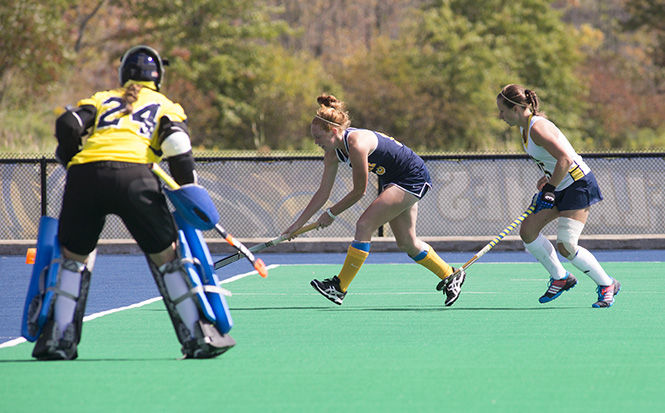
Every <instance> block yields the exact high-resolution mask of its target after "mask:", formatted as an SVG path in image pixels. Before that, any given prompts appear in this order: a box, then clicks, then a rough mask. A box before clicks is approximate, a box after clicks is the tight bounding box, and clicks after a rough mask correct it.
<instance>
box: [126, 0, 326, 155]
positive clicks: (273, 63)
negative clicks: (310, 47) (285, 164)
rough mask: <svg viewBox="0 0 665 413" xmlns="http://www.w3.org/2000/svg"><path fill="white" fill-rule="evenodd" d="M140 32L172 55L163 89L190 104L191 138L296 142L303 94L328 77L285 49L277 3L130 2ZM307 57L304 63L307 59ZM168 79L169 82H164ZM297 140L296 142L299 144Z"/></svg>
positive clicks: (255, 144) (235, 144)
mask: <svg viewBox="0 0 665 413" xmlns="http://www.w3.org/2000/svg"><path fill="white" fill-rule="evenodd" d="M134 11H135V16H137V17H138V18H139V19H140V20H141V21H143V23H144V26H145V27H149V30H147V31H146V33H148V34H150V37H151V38H152V39H154V40H155V42H158V43H160V44H161V45H162V47H163V50H164V54H165V55H170V56H171V57H173V59H172V60H171V68H170V70H171V71H173V72H175V77H176V78H177V79H175V82H177V83H181V85H180V86H178V85H173V84H172V85H171V86H170V89H169V90H171V91H174V90H175V91H178V89H180V91H181V92H183V94H182V95H180V96H177V95H176V97H177V98H178V100H179V101H180V102H182V103H183V105H185V107H190V108H191V107H194V108H196V110H195V111H190V113H191V116H190V123H191V127H192V130H193V132H194V133H193V138H194V142H195V143H196V144H199V145H204V146H206V147H216V148H237V149H252V148H254V149H258V148H260V147H280V146H281V147H292V146H293V147H298V146H299V145H300V143H301V141H302V140H303V139H304V138H305V136H306V134H305V133H304V128H303V127H302V125H299V124H298V122H299V121H302V119H303V117H304V116H305V115H304V114H305V113H309V112H311V109H306V108H305V107H304V104H305V102H307V100H305V96H311V95H314V97H312V98H311V99H312V101H314V99H315V96H316V95H315V94H316V93H317V92H318V89H320V88H321V87H322V86H323V85H325V84H327V83H330V82H329V81H327V80H326V76H325V74H324V72H323V70H322V69H321V67H320V66H319V65H318V62H316V61H311V60H312V59H311V58H307V57H306V56H304V55H302V54H300V55H299V54H296V53H292V52H287V51H286V50H284V49H281V48H280V47H279V45H278V42H277V38H278V36H279V35H281V34H286V33H287V32H288V27H287V26H286V25H285V24H284V22H282V21H279V20H274V19H272V15H275V14H277V13H278V12H279V10H278V9H275V8H272V7H269V6H268V5H266V2H264V1H256V0H223V1H218V0H195V1H187V2H185V1H177V0H176V1H165V0H160V1H153V2H145V3H144V2H141V3H137V4H136V5H135V9H134ZM310 61H311V62H310ZM172 83H173V82H172ZM299 142H300V143H299Z"/></svg>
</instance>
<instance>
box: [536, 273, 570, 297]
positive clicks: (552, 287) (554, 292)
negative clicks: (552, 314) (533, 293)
mask: <svg viewBox="0 0 665 413" xmlns="http://www.w3.org/2000/svg"><path fill="white" fill-rule="evenodd" d="M576 284H577V278H575V276H574V275H573V274H571V273H569V272H566V277H565V278H562V279H560V280H555V279H553V278H550V284H549V285H548V286H547V291H545V294H543V295H542V297H540V298H539V299H538V301H539V302H540V303H549V302H550V301H552V300H554V299H555V298H557V297H558V296H560V295H561V293H563V292H564V291H568V290H570V289H571V288H573V287H575V285H576Z"/></svg>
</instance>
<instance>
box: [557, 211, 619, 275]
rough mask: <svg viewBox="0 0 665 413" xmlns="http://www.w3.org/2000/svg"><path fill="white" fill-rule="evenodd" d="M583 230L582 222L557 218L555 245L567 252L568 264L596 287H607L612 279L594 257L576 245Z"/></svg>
mask: <svg viewBox="0 0 665 413" xmlns="http://www.w3.org/2000/svg"><path fill="white" fill-rule="evenodd" d="M583 229H584V223H583V222H580V221H577V220H575V219H572V218H566V217H562V218H559V224H558V230H557V243H558V244H560V245H561V246H562V247H563V248H564V249H565V250H566V251H568V252H569V255H568V256H567V257H566V258H567V259H568V260H569V261H570V263H571V264H573V265H574V266H575V268H577V269H579V270H580V271H582V272H584V273H585V274H586V275H588V276H589V277H590V278H591V279H592V280H594V281H595V282H596V284H597V285H602V286H607V285H610V284H612V278H611V277H610V276H609V275H607V273H606V272H605V270H604V269H603V267H601V266H600V263H599V262H598V260H596V257H594V256H593V254H591V253H590V252H589V251H588V250H587V249H586V248H583V247H580V246H579V245H578V244H577V243H578V241H579V239H580V235H581V234H582V230H583Z"/></svg>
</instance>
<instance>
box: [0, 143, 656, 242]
mask: <svg viewBox="0 0 665 413" xmlns="http://www.w3.org/2000/svg"><path fill="white" fill-rule="evenodd" d="M583 156H584V158H585V160H586V162H587V163H588V164H589V166H590V167H591V169H592V171H593V172H594V174H595V175H596V178H597V180H598V182H599V184H600V187H601V191H602V193H603V196H604V197H605V200H604V201H603V202H601V203H599V204H597V205H595V206H593V207H592V212H591V215H590V218H589V221H588V223H587V225H586V227H585V230H584V233H585V234H586V235H604V234H607V235H626V234H631V235H634V234H644V235H645V236H646V235H653V234H665V186H664V185H663V182H665V154H664V153H620V154H583ZM423 158H424V159H425V161H426V163H427V167H428V168H429V171H430V174H431V176H432V180H433V189H432V190H431V191H430V192H429V193H428V194H427V195H426V196H425V197H424V198H423V200H422V201H421V202H420V203H419V210H418V228H417V231H418V235H419V236H421V237H451V236H452V237H455V236H486V237H490V238H491V237H494V236H495V235H496V234H498V232H499V231H500V230H502V229H503V228H504V227H505V226H506V225H507V224H509V223H510V222H512V221H513V220H514V219H515V218H516V217H517V216H519V215H520V214H521V213H522V212H523V211H524V210H525V209H526V208H527V207H528V205H529V203H530V201H531V197H532V196H533V194H534V193H535V192H536V187H535V185H536V181H537V179H538V178H539V177H540V172H539V170H538V168H537V167H536V166H535V165H534V163H533V162H532V161H531V160H530V159H529V158H528V157H527V156H526V155H429V156H423ZM196 160H197V171H198V174H199V183H200V184H201V185H203V186H204V187H205V188H207V189H208V191H209V192H210V195H211V197H212V199H213V201H214V202H215V203H216V205H217V208H218V210H219V212H220V216H221V220H220V223H221V224H222V226H224V227H225V228H226V229H227V230H228V231H229V232H230V233H232V234H233V235H234V236H235V237H238V238H273V237H275V236H277V235H279V234H280V233H281V232H282V231H283V230H284V229H286V228H287V227H288V225H289V224H290V223H291V222H292V221H293V220H294V219H295V217H297V215H298V214H299V213H300V212H301V211H302V209H303V208H304V207H305V205H306V204H307V202H309V200H310V198H311V197H312V195H313V194H314V192H315V191H316V189H317V188H318V185H319V182H320V179H321V173H322V170H323V162H322V157H318V156H302V157H248V158H241V157H233V158H224V157H199V158H197V159H196ZM164 166H166V165H164ZM165 169H166V170H168V167H166V168H165ZM0 173H1V174H2V189H1V191H2V205H0V239H2V240H31V239H35V238H36V237H37V227H38V223H39V217H40V216H41V215H50V216H54V217H57V216H58V215H59V212H60V200H61V198H62V191H63V188H64V182H65V174H66V172H65V169H64V168H63V167H62V166H60V165H59V164H57V163H56V161H55V160H54V159H49V158H46V157H41V158H39V157H37V158H32V159H27V158H25V159H0ZM351 187H352V179H351V168H348V167H346V166H345V165H340V168H339V173H338V179H337V182H336V185H335V187H334V188H333V192H332V195H331V198H330V199H331V201H330V202H329V204H328V205H332V203H333V202H335V201H337V200H339V199H341V198H342V197H343V196H344V195H345V194H346V193H347V192H348V191H349V190H350V189H351ZM377 192H378V188H377V179H376V177H375V176H374V175H371V176H370V182H369V189H368V191H367V194H366V195H365V197H364V198H363V199H362V200H361V201H360V202H358V204H356V205H354V206H353V207H352V208H350V209H349V210H347V211H345V212H344V213H342V214H341V215H340V217H338V219H337V220H336V221H335V223H334V224H333V225H331V226H330V227H328V228H325V229H322V230H319V231H315V232H312V233H309V234H304V235H303V237H308V236H315V237H323V238H326V237H330V238H335V237H344V238H350V237H352V236H353V233H354V229H355V222H356V220H357V218H358V217H359V216H360V214H362V212H363V211H364V210H365V208H367V206H368V205H369V204H370V203H371V202H372V201H373V200H374V198H375V197H376V194H377ZM315 218H316V216H315V217H314V219H315ZM555 231H556V228H555V227H554V226H553V224H550V225H549V226H548V227H546V229H545V233H546V234H547V235H551V234H554V233H555ZM376 235H377V236H379V237H380V236H391V235H392V234H391V231H390V227H389V226H388V225H386V226H385V227H383V228H381V229H380V230H379V232H378V234H376ZM206 237H207V238H217V237H218V235H217V234H216V233H214V232H212V231H210V232H208V233H206ZM102 238H103V239H123V240H126V239H130V238H131V236H130V235H129V233H128V232H127V230H126V229H125V228H124V226H123V225H122V222H121V221H120V219H119V218H118V217H116V216H109V217H108V218H107V222H106V226H105V228H104V231H103V233H102Z"/></svg>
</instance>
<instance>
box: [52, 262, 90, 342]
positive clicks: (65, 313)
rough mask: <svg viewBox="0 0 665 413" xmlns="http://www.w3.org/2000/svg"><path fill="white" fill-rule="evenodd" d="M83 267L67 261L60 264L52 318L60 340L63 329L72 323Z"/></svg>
mask: <svg viewBox="0 0 665 413" xmlns="http://www.w3.org/2000/svg"><path fill="white" fill-rule="evenodd" d="M84 268H85V265H84V264H83V263H81V262H77V261H72V260H67V261H65V262H64V263H63V264H62V268H61V270H60V277H59V280H58V283H59V285H58V290H57V291H58V295H57V297H56V299H55V305H54V311H53V318H54V319H55V322H56V324H57V325H58V331H59V333H60V334H59V335H60V337H58V338H61V337H62V334H63V333H64V331H65V328H67V326H68V325H69V324H71V322H72V321H74V310H76V301H77V300H78V298H79V289H80V287H81V272H83V269H84Z"/></svg>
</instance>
